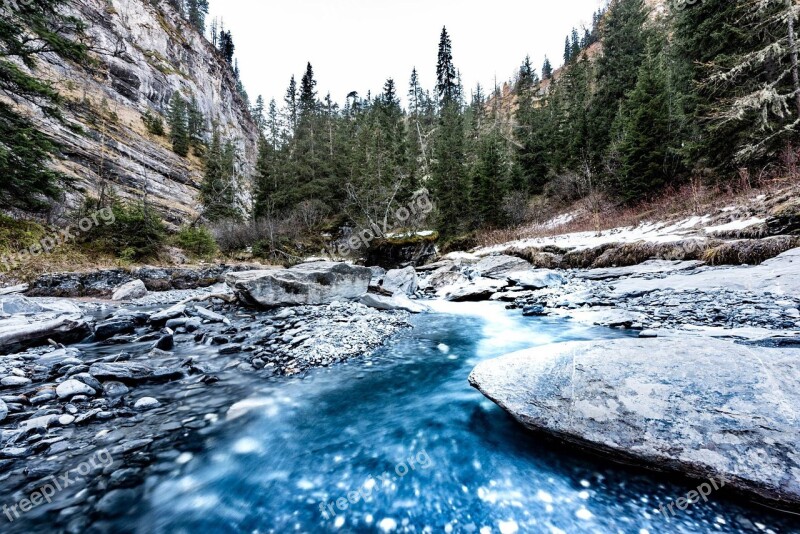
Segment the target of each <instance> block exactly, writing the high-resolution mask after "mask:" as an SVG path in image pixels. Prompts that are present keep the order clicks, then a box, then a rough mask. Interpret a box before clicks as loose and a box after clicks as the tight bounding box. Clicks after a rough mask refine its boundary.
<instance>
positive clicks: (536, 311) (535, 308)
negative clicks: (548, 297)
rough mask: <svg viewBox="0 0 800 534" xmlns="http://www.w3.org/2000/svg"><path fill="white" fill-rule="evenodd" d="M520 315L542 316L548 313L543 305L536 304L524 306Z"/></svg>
mask: <svg viewBox="0 0 800 534" xmlns="http://www.w3.org/2000/svg"><path fill="white" fill-rule="evenodd" d="M522 315H523V316H524V317H544V316H546V315H548V313H547V311H546V310H545V308H544V306H539V305H538V304H535V305H531V306H525V307H524V308H523V309H522Z"/></svg>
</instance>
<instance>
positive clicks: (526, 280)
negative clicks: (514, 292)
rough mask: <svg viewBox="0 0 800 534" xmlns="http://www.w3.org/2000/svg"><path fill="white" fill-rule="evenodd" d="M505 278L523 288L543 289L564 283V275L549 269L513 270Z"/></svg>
mask: <svg viewBox="0 0 800 534" xmlns="http://www.w3.org/2000/svg"><path fill="white" fill-rule="evenodd" d="M506 278H507V279H508V280H509V281H511V282H513V283H514V284H515V285H517V286H519V287H522V288H525V289H544V288H546V287H556V286H561V285H564V284H565V283H566V281H567V280H566V278H564V275H562V274H560V273H557V272H555V271H551V270H549V269H536V270H533V271H513V272H510V273H508V275H507V276H506Z"/></svg>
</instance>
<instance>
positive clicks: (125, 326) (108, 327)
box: [94, 318, 136, 341]
mask: <svg viewBox="0 0 800 534" xmlns="http://www.w3.org/2000/svg"><path fill="white" fill-rule="evenodd" d="M135 329H136V324H135V323H134V322H133V321H132V320H130V319H116V318H115V319H109V320H108V321H103V322H102V323H98V324H97V325H96V326H95V327H94V337H95V339H97V340H98V341H105V340H106V339H110V338H112V337H114V336H116V335H117V334H130V333H131V332H133V331H134V330H135Z"/></svg>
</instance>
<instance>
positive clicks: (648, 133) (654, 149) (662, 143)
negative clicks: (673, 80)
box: [620, 50, 671, 202]
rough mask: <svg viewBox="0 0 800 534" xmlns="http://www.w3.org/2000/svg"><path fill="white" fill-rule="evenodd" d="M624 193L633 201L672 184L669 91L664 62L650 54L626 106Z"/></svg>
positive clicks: (622, 189)
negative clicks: (669, 183)
mask: <svg viewBox="0 0 800 534" xmlns="http://www.w3.org/2000/svg"><path fill="white" fill-rule="evenodd" d="M621 118H622V123H623V126H622V128H623V138H622V143H621V146H620V155H621V158H622V175H621V177H620V178H621V180H620V193H621V196H622V198H623V200H625V201H628V202H631V201H637V200H641V199H644V198H646V197H647V196H648V195H651V194H652V193H654V192H655V191H658V190H659V189H661V188H663V187H664V185H666V184H667V183H668V182H669V181H670V176H669V171H668V169H669V161H668V160H669V156H670V147H669V145H668V140H669V139H670V138H671V128H670V107H669V92H668V85H667V80H666V68H665V66H664V63H663V59H662V58H661V57H660V55H659V56H657V55H656V53H655V52H654V51H652V50H651V51H650V52H649V53H648V54H647V57H646V59H645V61H644V63H643V64H642V66H641V67H640V69H639V76H638V80H637V82H636V87H635V88H634V90H633V92H631V94H630V97H629V98H628V100H627V101H626V102H625V103H624V104H623V112H622V117H621Z"/></svg>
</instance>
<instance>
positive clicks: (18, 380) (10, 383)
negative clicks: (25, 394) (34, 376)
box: [0, 376, 31, 388]
mask: <svg viewBox="0 0 800 534" xmlns="http://www.w3.org/2000/svg"><path fill="white" fill-rule="evenodd" d="M30 383H31V380H30V378H25V377H24V376H7V377H5V378H3V379H2V380H0V385H3V386H5V387H9V388H16V387H21V386H27V385H28V384H30Z"/></svg>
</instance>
